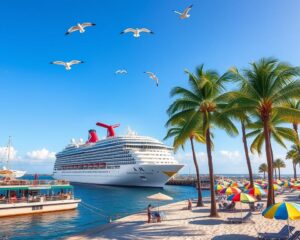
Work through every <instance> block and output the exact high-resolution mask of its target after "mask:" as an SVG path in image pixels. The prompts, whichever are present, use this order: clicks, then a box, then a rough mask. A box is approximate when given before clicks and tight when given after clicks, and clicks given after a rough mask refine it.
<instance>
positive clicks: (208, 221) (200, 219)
mask: <svg viewBox="0 0 300 240" xmlns="http://www.w3.org/2000/svg"><path fill="white" fill-rule="evenodd" d="M298 194H299V193H297V192H296V193H295V192H293V193H285V194H282V195H279V196H277V197H276V201H277V202H280V201H283V200H285V201H293V202H297V203H300V199H298V198H297V197H298ZM203 200H204V203H205V207H195V203H193V209H192V210H191V211H190V210H184V208H186V207H187V201H186V200H185V201H178V202H174V203H170V204H166V205H161V206H160V207H159V209H160V210H161V211H164V212H165V213H166V215H167V218H166V220H163V221H162V222H161V223H149V224H148V223H146V220H147V215H146V212H145V211H144V212H140V213H135V214H132V215H128V216H126V217H123V218H120V219H118V220H116V221H113V222H112V223H108V224H104V225H100V226H98V227H94V228H92V229H87V230H86V231H84V232H81V233H78V234H74V235H71V236H68V237H66V238H64V239H66V240H79V239H124V240H129V239H168V240H177V239H180V240H182V239H183V240H190V239H203V240H207V239H214V240H221V239H225V240H226V239H228V240H229V239H236V240H238V239H239V240H250V239H256V238H257V235H258V232H276V231H279V230H280V229H281V228H282V227H283V226H284V225H285V224H286V223H287V222H286V221H279V220H273V219H272V220H270V219H265V218H264V217H263V216H261V213H260V212H254V213H253V221H254V223H242V224H229V223H228V222H227V218H228V217H241V215H245V214H246V213H247V212H248V211H247V210H248V209H249V206H248V205H247V204H242V203H237V204H236V207H237V211H235V212H222V211H220V212H219V214H220V217H219V218H211V217H208V215H209V208H210V202H209V200H210V197H205V198H204V199H203ZM152 202H153V201H152ZM262 202H263V203H264V204H265V206H266V199H265V198H264V199H263V200H262ZM154 205H155V204H154ZM241 207H242V208H241ZM290 224H291V225H293V226H295V227H296V229H298V230H299V229H300V221H298V222H297V221H290Z"/></svg>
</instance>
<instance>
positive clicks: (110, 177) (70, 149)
mask: <svg viewBox="0 0 300 240" xmlns="http://www.w3.org/2000/svg"><path fill="white" fill-rule="evenodd" d="M97 125H98V126H100V127H104V128H106V129H107V137H106V138H105V139H103V140H99V139H98V136H97V134H96V131H95V130H93V129H92V130H90V131H89V140H88V141H87V142H86V143H83V141H82V140H81V141H79V142H78V143H76V142H75V141H74V140H73V141H71V144H69V145H68V146H67V147H66V148H65V149H64V150H63V151H61V152H59V153H58V154H57V155H56V162H55V165H54V172H53V176H54V177H55V178H57V179H66V180H69V181H72V182H81V183H93V184H104V185H121V186H147V187H163V186H164V184H165V183H166V182H167V181H168V179H169V178H171V177H172V176H174V175H175V174H176V173H177V172H178V171H179V170H180V169H181V168H182V167H183V165H181V164H178V163H177V162H176V161H175V159H174V156H173V149H172V148H171V147H168V146H166V145H165V144H163V143H162V142H160V141H158V140H156V139H154V138H152V137H146V136H138V135H137V134H136V133H134V132H132V131H129V132H128V134H126V135H125V136H116V135H115V131H114V128H116V127H118V126H119V124H117V125H112V126H109V125H106V124H103V123H97Z"/></svg>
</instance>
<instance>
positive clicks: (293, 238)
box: [289, 231, 300, 240]
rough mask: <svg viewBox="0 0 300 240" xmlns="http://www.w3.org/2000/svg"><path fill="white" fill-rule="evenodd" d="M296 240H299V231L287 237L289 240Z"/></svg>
mask: <svg viewBox="0 0 300 240" xmlns="http://www.w3.org/2000/svg"><path fill="white" fill-rule="evenodd" d="M298 239H300V231H296V232H294V234H293V235H292V236H290V237H289V240H298Z"/></svg>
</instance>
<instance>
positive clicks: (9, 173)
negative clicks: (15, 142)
mask: <svg viewBox="0 0 300 240" xmlns="http://www.w3.org/2000/svg"><path fill="white" fill-rule="evenodd" d="M10 155H11V137H9V140H8V144H7V160H6V166H7V167H6V166H3V167H2V169H0V177H10V178H20V177H23V176H24V175H25V174H26V171H20V170H13V169H8V165H9V161H10Z"/></svg>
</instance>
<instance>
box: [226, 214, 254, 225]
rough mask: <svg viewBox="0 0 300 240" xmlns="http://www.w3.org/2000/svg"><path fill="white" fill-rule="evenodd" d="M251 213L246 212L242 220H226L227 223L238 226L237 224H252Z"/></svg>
mask: <svg viewBox="0 0 300 240" xmlns="http://www.w3.org/2000/svg"><path fill="white" fill-rule="evenodd" d="M251 218H252V213H251V212H248V213H247V214H246V215H245V216H244V217H242V218H238V217H237V218H227V221H228V222H229V223H233V224H238V223H254V221H253V220H252V219H251Z"/></svg>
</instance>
